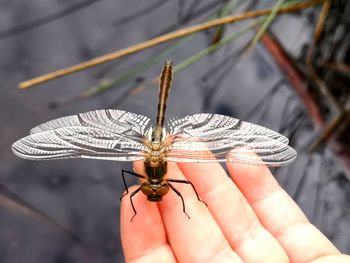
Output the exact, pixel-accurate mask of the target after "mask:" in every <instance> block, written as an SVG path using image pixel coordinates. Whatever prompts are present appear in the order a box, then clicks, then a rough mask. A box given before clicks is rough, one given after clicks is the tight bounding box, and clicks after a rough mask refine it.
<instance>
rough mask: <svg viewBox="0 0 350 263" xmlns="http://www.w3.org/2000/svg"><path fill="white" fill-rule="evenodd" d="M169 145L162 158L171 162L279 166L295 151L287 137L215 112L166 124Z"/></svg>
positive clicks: (293, 157) (289, 158)
mask: <svg viewBox="0 0 350 263" xmlns="http://www.w3.org/2000/svg"><path fill="white" fill-rule="evenodd" d="M167 125H168V126H167V128H168V130H169V134H170V135H169V137H170V140H171V141H172V142H171V145H170V147H169V152H168V153H167V155H166V159H167V160H169V161H175V162H211V161H227V160H228V161H235V162H243V163H249V164H256V165H259V164H264V165H267V166H280V165H285V164H288V163H290V162H292V161H293V160H294V159H295V157H296V152H295V150H294V149H293V148H291V147H290V146H288V139H287V138H286V137H284V136H283V135H281V134H279V133H277V132H274V131H272V130H270V129H267V128H265V127H262V126H259V125H256V124H252V123H248V122H243V121H240V120H238V119H235V118H232V117H228V116H224V115H218V114H204V113H202V114H195V115H191V116H186V117H184V118H182V119H175V120H172V121H170V122H169V123H168V124H167Z"/></svg>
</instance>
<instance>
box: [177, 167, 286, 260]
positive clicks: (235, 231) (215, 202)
mask: <svg viewBox="0 0 350 263" xmlns="http://www.w3.org/2000/svg"><path fill="white" fill-rule="evenodd" d="M178 165H179V167H180V169H181V171H182V172H183V173H184V175H185V176H186V178H187V179H188V180H190V181H192V182H193V183H194V185H196V189H197V191H198V193H199V195H200V196H201V198H203V200H204V201H205V202H206V203H207V204H208V209H209V210H210V212H211V214H212V216H213V217H214V218H215V220H216V222H217V223H218V225H219V226H220V228H221V230H222V231H223V233H224V235H225V237H226V238H227V240H228V241H229V244H230V245H231V247H232V248H233V249H234V250H235V251H236V252H237V254H238V255H239V256H240V257H241V258H242V259H243V261H244V262H286V261H287V260H288V257H287V255H286V253H285V252H284V250H283V249H282V247H281V246H280V244H279V243H278V242H277V241H276V239H275V238H274V237H273V236H272V235H271V234H270V233H269V232H268V231H267V230H266V229H265V228H264V227H263V226H262V225H261V224H260V222H259V220H258V218H257V216H256V215H255V213H254V211H253V209H252V208H251V207H250V205H249V203H248V201H247V200H246V199H245V198H244V196H243V195H242V193H241V192H240V191H239V189H238V188H237V186H236V185H235V184H234V183H233V182H232V180H231V179H230V178H229V177H228V176H227V174H226V172H225V171H224V169H223V168H222V167H221V165H219V164H218V163H200V164H190V163H179V164H178ZM252 251H254V253H252Z"/></svg>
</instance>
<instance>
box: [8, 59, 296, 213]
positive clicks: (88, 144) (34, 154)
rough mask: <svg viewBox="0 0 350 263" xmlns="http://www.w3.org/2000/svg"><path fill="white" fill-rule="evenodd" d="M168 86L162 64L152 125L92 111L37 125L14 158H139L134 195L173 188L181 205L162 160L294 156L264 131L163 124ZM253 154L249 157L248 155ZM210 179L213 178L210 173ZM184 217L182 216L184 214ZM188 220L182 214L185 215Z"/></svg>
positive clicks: (275, 160) (195, 121)
mask: <svg viewBox="0 0 350 263" xmlns="http://www.w3.org/2000/svg"><path fill="white" fill-rule="evenodd" d="M171 82H172V63H171V62H166V63H165V65H164V67H163V71H162V74H161V77H160V92H159V103H158V114H157V119H156V124H155V126H153V127H149V126H148V123H149V118H148V117H146V116H143V115H140V114H135V113H131V112H126V111H121V110H113V109H107V110H95V111H90V112H86V113H80V114H78V115H73V116H68V117H62V118H58V119H56V120H52V121H49V122H46V123H43V124H41V125H39V126H37V127H35V128H33V129H32V130H31V131H30V135H29V136H27V137H24V138H22V139H20V140H18V141H17V142H15V143H14V144H13V145H12V150H13V152H14V153H15V154H16V155H18V156H19V157H22V158H25V159H33V160H51V159H62V158H94V159H104V160H113V161H136V160H144V168H145V173H146V177H144V176H142V175H139V174H136V173H133V172H129V171H125V170H122V176H123V182H124V186H125V188H126V190H127V186H126V183H125V178H124V176H125V173H130V174H133V175H135V176H137V177H141V178H145V179H146V180H145V182H144V183H142V184H141V186H140V187H139V188H138V189H137V190H136V191H134V192H133V193H131V194H130V200H131V204H132V208H133V210H134V213H135V215H136V209H135V207H134V205H133V202H132V198H133V196H134V195H135V194H137V193H138V192H139V191H141V192H143V193H144V194H145V195H146V196H147V198H148V200H149V201H153V202H157V201H160V200H162V197H163V196H164V195H165V194H167V193H168V192H169V190H170V189H171V190H173V191H174V192H175V193H176V194H177V195H178V196H179V197H180V198H181V200H182V205H183V212H185V213H186V211H185V203H184V200H183V197H182V195H181V193H180V192H179V191H178V190H177V189H176V188H175V187H174V183H186V184H190V185H191V186H192V188H193V190H194V192H195V193H196V195H197V198H198V200H200V198H199V196H198V194H197V192H196V190H195V188H194V186H193V185H192V183H191V182H189V181H186V180H177V179H171V178H166V173H167V162H168V161H171V162H224V161H234V162H243V163H249V164H254V165H266V166H281V165H286V164H288V163H290V162H292V161H293V160H294V159H295V158H296V152H295V150H294V149H293V148H291V147H290V146H288V139H287V138H286V137H284V136H283V135H281V134H279V133H277V132H274V131H272V130H270V129H267V128H265V127H262V126H259V125H256V124H252V123H248V122H244V121H240V120H238V119H235V118H232V117H229V116H224V115H219V114H210V113H200V114H194V115H189V116H186V117H183V118H176V119H170V120H169V121H165V117H164V116H165V110H166V102H167V98H168V95H169V91H170V87H171ZM252 152H254V154H252ZM213 176H214V175H213ZM186 215H187V213H186ZM187 216H188V215H187Z"/></svg>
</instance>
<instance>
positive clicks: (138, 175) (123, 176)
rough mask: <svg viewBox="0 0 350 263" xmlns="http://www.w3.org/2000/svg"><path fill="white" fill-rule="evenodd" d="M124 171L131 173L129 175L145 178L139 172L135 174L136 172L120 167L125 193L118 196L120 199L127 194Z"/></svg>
mask: <svg viewBox="0 0 350 263" xmlns="http://www.w3.org/2000/svg"><path fill="white" fill-rule="evenodd" d="M124 173H128V174H131V175H133V176H136V177H139V178H145V177H144V176H143V175H140V174H137V173H134V172H130V171H127V170H124V169H122V178H123V183H124V187H125V191H126V193H124V194H123V195H122V196H121V197H120V198H119V200H122V198H123V197H124V196H125V195H127V194H128V193H129V189H128V186H127V185H126V182H125V174H124Z"/></svg>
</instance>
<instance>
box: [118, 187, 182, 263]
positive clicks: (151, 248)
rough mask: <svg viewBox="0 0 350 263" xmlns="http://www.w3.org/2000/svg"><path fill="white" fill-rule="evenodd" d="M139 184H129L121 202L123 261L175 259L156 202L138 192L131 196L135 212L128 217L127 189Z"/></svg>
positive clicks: (129, 213) (129, 212) (165, 260)
mask: <svg viewBox="0 0 350 263" xmlns="http://www.w3.org/2000/svg"><path fill="white" fill-rule="evenodd" d="M137 188H138V187H135V186H133V187H131V188H130V189H129V194H128V195H126V196H124V197H123V199H122V203H121V229H120V232H121V239H122V245H123V251H124V257H125V261H126V262H133V263H136V262H176V259H175V257H174V254H173V252H172V251H171V249H170V247H169V244H168V243H167V240H166V234H165V229H164V226H163V223H162V219H161V217H160V214H159V210H158V207H157V205H156V204H154V203H151V202H148V201H147V200H146V198H145V197H144V195H143V194H142V193H141V192H139V193H138V194H136V195H135V197H134V198H133V203H134V206H135V208H136V210H137V215H136V216H135V217H134V219H133V220H132V221H131V218H132V217H133V215H134V211H133V209H132V207H131V203H130V199H129V196H130V193H132V192H133V191H135V190H136V189H137Z"/></svg>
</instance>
